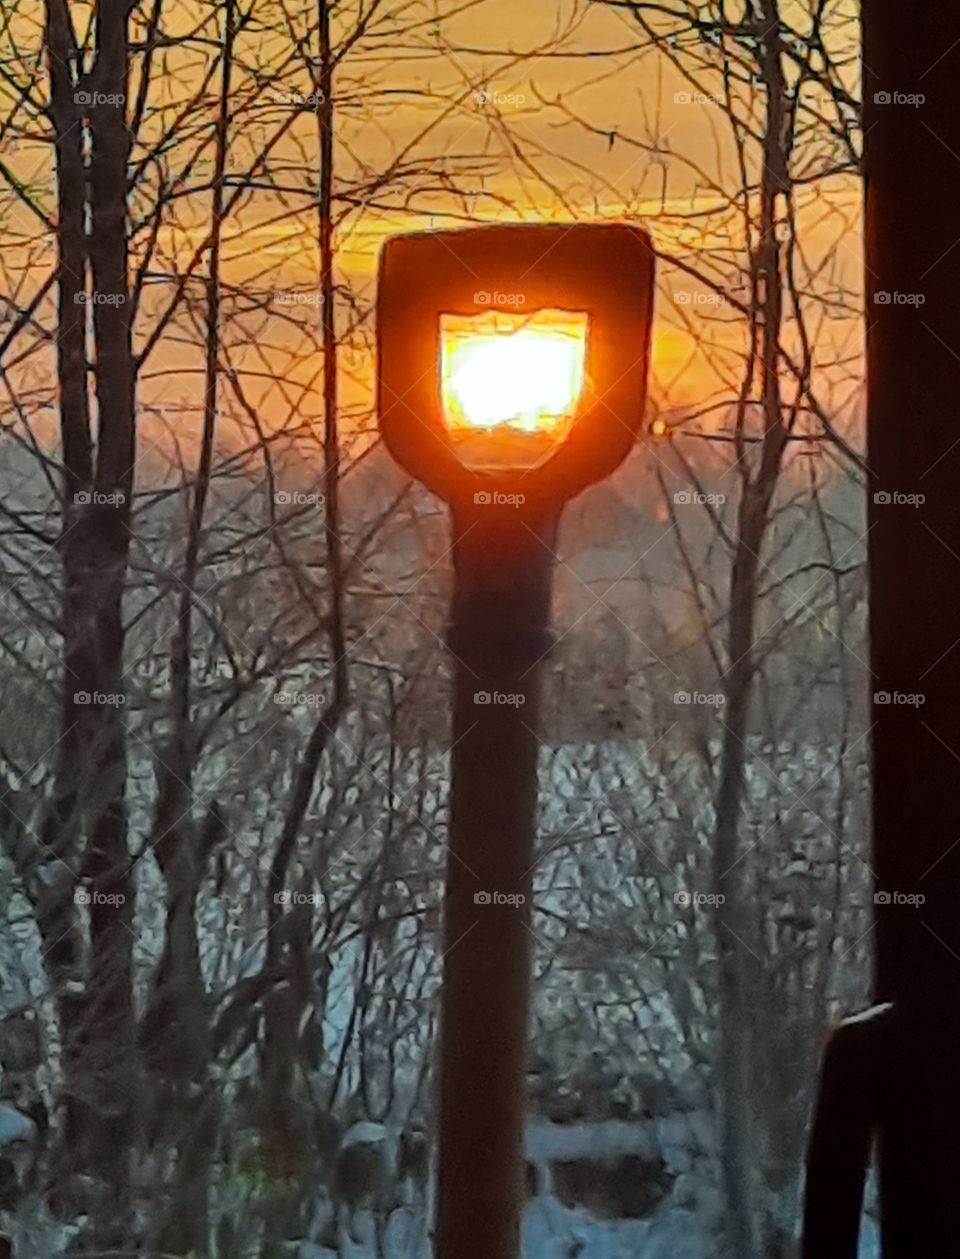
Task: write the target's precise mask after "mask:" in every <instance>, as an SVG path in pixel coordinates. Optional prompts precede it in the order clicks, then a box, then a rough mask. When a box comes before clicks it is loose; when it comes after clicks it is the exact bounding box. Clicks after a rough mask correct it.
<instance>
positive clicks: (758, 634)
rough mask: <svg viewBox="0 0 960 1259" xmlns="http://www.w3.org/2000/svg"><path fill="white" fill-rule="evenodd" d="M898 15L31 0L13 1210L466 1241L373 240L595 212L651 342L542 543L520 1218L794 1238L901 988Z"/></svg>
mask: <svg viewBox="0 0 960 1259" xmlns="http://www.w3.org/2000/svg"><path fill="white" fill-rule="evenodd" d="M858 18H859V14H858V5H857V3H856V0H657V2H652V0H651V2H650V3H639V2H637V0H310V2H309V3H305V4H299V3H294V0H113V2H110V3H104V2H103V0H101V3H99V5H98V4H95V3H93V0H42V3H41V2H39V0H5V3H4V5H3V9H2V13H0V423H2V428H0V484H2V495H0V913H2V916H3V926H2V932H0V1256H6V1257H7V1259H61V1256H67V1255H81V1254H85V1255H99V1256H112V1257H114V1259H119V1256H128V1255H134V1254H136V1255H142V1256H145V1257H149V1259H174V1257H176V1259H281V1257H285V1256H289V1257H291V1259H427V1257H428V1255H429V1254H430V1253H431V1251H430V1245H431V1243H430V1218H431V1209H432V1201H431V1199H432V1191H431V1184H432V1178H431V1169H432V1163H433V1154H432V1139H431V1133H432V1131H433V1124H434V1118H435V1116H434V1107H433V1096H434V1093H433V1089H434V1083H435V1075H436V1070H435V1068H436V1056H435V1046H436V1028H437V1009H438V1004H437V1003H438V996H439V986H440V963H441V949H440V938H439V929H440V919H441V910H442V892H443V874H444V860H445V851H444V850H445V838H446V833H447V826H448V820H449V811H448V793H449V785H450V779H449V753H450V745H451V738H450V724H449V707H450V658H449V654H448V652H447V650H446V648H445V645H444V637H445V630H446V625H447V619H448V600H449V592H450V583H451V562H450V522H449V516H448V512H447V509H446V507H445V505H444V504H443V503H442V502H440V501H439V500H438V499H436V498H434V497H433V496H432V495H431V494H430V493H429V492H428V491H427V490H425V489H424V488H423V487H422V486H421V485H419V484H418V483H417V482H416V481H414V480H412V479H411V478H409V477H408V476H407V475H406V473H405V472H404V471H403V470H402V469H400V468H399V467H398V466H397V464H396V463H395V462H394V461H393V460H392V459H391V458H390V456H389V454H388V453H387V451H386V450H385V449H384V447H383V444H382V442H381V441H380V439H379V437H378V432H377V417H376V408H375V394H374V379H375V362H374V358H375V327H374V318H373V316H374V311H375V303H376V279H377V258H378V255H379V251H380V249H381V246H382V244H383V242H384V240H385V239H386V238H387V237H389V236H391V235H392V234H395V233H401V232H409V231H418V230H424V229H430V228H445V229H448V228H455V227H465V226H468V225H471V224H479V223H497V222H534V221H536V222H553V223H574V222H580V221H589V222H595V221H608V220H609V221H625V222H634V221H635V222H638V223H642V224H643V225H644V226H645V227H646V229H647V231H648V232H649V233H650V235H651V238H652V240H653V244H654V247H655V251H656V257H657V276H656V309H655V323H654V328H653V349H652V358H651V363H650V383H649V396H648V399H647V413H646V415H645V418H644V432H643V437H642V440H641V441H640V442H638V444H637V445H636V448H635V449H634V451H633V453H632V454H631V455H630V457H629V458H628V459H627V461H626V462H625V463H624V464H623V465H622V466H621V467H620V469H619V470H618V471H617V472H616V473H615V474H614V476H613V477H611V478H610V479H609V480H607V481H605V482H603V483H601V484H598V485H596V486H594V487H593V488H591V489H589V490H588V491H586V492H585V493H583V494H582V495H580V496H579V497H577V498H576V499H574V500H573V501H572V502H571V503H570V504H569V505H568V507H567V508H566V510H565V513H564V515H563V521H562V528H561V533H560V539H559V543H558V547H557V562H556V571H555V578H554V581H555V596H554V601H553V616H552V631H553V635H554V646H553V648H552V650H551V652H550V654H549V657H548V659H547V660H546V661H545V663H544V670H545V701H544V713H543V716H542V722H541V729H540V731H539V736H540V751H539V781H540V822H539V831H538V835H537V841H536V842H537V862H536V866H535V869H534V874H533V879H534V882H533V903H532V914H533V917H532V926H531V930H532V932H533V934H534V937H535V939H534V953H535V955H534V980H533V1018H532V1026H531V1038H530V1046H529V1063H528V1075H527V1085H528V1094H529V1105H528V1116H527V1136H526V1160H527V1204H526V1211H525V1216H524V1225H523V1245H524V1254H525V1256H526V1257H527V1259H667V1257H668V1256H669V1259H797V1256H798V1254H799V1251H798V1236H799V1212H800V1206H799V1203H800V1194H801V1190H802V1184H801V1175H802V1165H803V1150H804V1145H805V1141H806V1136H807V1131H808V1124H809V1118H810V1108H811V1104H812V1098H813V1093H814V1085H815V1080H816V1073H817V1068H818V1061H819V1056H820V1053H821V1049H822V1046H823V1043H824V1039H825V1036H826V1033H827V1030H828V1029H829V1028H830V1027H831V1026H832V1025H834V1024H835V1023H836V1021H837V1020H838V1018H840V1017H842V1016H844V1015H846V1014H850V1013H853V1012H856V1011H858V1010H860V1009H863V1008H864V1006H865V1005H867V1004H868V1003H869V984H870V959H871V918H870V911H871V908H872V896H873V894H872V886H871V872H870V869H869V864H868V860H869V858H868V848H867V844H868V821H869V794H868V792H869V775H868V759H867V758H868V747H867V736H868V730H869V710H868V704H869V695H868V693H867V689H868V688H867V682H866V674H867V669H866V665H865V656H866V602H865V601H866V581H865V575H864V560H865V535H866V523H865V514H864V513H865V506H864V502H865V498H864V469H863V460H862V448H863V422H862V420H863V325H862V319H861V315H862V301H863V299H862V282H861V271H862V246H861V240H860V228H861V198H862V189H861V185H860V176H859V145H860V131H859V99H858V93H859V78H860V74H859V64H858V57H859V38H860V32H859V20H858ZM494 300H495V299H494ZM867 1233H868V1236H867V1239H866V1243H865V1245H866V1246H867V1248H868V1249H865V1250H864V1251H863V1253H864V1255H866V1254H868V1253H869V1254H870V1255H871V1256H872V1255H873V1254H875V1253H876V1252H875V1250H874V1249H873V1246H874V1244H875V1243H874V1237H873V1232H872V1224H870V1223H869V1221H868V1226H867Z"/></svg>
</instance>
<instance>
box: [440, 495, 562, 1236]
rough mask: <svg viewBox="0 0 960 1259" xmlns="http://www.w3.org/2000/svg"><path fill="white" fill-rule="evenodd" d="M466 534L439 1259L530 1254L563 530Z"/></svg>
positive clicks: (461, 536) (489, 520)
mask: <svg viewBox="0 0 960 1259" xmlns="http://www.w3.org/2000/svg"><path fill="white" fill-rule="evenodd" d="M479 497H481V498H485V497H486V496H485V495H481V496H479ZM453 525H454V537H455V543H454V570H455V589H454V594H453V615H452V619H451V627H450V635H449V646H450V651H451V653H452V655H453V658H454V672H455V694H454V716H453V752H452V758H451V759H452V783H451V815H450V844H449V857H448V863H447V887H446V900H445V905H444V932H443V949H444V959H443V996H442V1018H441V1028H440V1079H439V1086H440V1087H439V1095H440V1122H439V1165H438V1178H437V1249H436V1254H437V1259H518V1256H519V1254H520V1226H521V1221H522V1214H523V1204H524V1196H523V1166H524V1162H523V1131H524V1122H525V1118H526V1088H525V1085H526V1078H525V1077H526V1060H527V1038H528V1035H529V1011H530V970H531V952H532V944H533V935H532V933H531V931H530V925H529V924H530V908H531V906H530V894H531V886H532V870H533V864H534V853H535V842H534V841H535V837H536V829H537V751H538V745H539V740H538V738H537V726H538V711H539V694H540V682H539V674H540V665H541V662H542V660H543V659H544V657H545V656H546V654H547V652H548V649H549V637H548V629H547V627H548V623H549V615H550V585H551V574H552V569H553V558H554V556H553V550H554V537H555V532H556V519H555V518H553V517H550V518H547V519H544V518H540V519H529V518H526V516H525V513H523V512H522V510H521V509H518V508H515V507H510V506H497V505H495V504H492V503H484V502H481V503H479V504H473V503H470V504H469V505H458V506H457V507H455V509H454V514H453Z"/></svg>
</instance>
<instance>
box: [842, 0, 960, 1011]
mask: <svg viewBox="0 0 960 1259" xmlns="http://www.w3.org/2000/svg"><path fill="white" fill-rule="evenodd" d="M863 91H864V101H865V104H864V132H865V141H864V148H865V175H866V282H867V292H866V300H867V327H868V333H867V461H868V464H869V468H870V482H869V490H870V493H869V500H870V501H869V509H868V511H869V516H868V519H869V525H870V535H869V543H868V545H869V566H870V600H871V607H870V635H871V666H872V670H873V677H872V680H871V687H872V690H873V692H874V704H873V720H874V723H875V726H874V731H873V828H874V862H875V870H876V873H877V876H878V884H879V888H878V890H879V891H880V892H882V893H886V894H888V895H889V896H890V898H891V903H890V904H888V905H883V904H881V905H880V906H879V908H878V941H877V944H878V953H877V968H878V969H877V989H878V995H879V996H880V997H881V998H883V999H889V998H896V997H901V996H907V997H911V996H912V995H915V994H917V992H918V991H919V990H920V989H921V988H922V989H923V990H924V991H926V992H928V993H929V994H930V996H931V997H932V998H934V999H937V998H939V997H940V996H942V995H945V994H949V995H950V996H951V997H956V996H957V995H958V994H960V6H958V5H956V4H944V3H940V2H939V0H921V2H919V3H917V4H913V5H909V6H905V5H904V4H903V3H902V0H866V3H865V4H864V76H863ZM910 98H913V99H910ZM898 495H899V496H922V498H918V500H917V501H918V504H919V505H912V504H911V503H910V502H909V501H901V502H897V501H896V498H897V496H898ZM883 496H889V498H890V500H891V501H884V497H883ZM878 695H883V696H891V697H893V699H894V701H896V700H897V699H899V700H900V701H901V702H878V700H877V698H876V697H877V696H878ZM906 696H922V697H923V700H922V702H920V703H917V704H911V703H908V702H903V699H904V697H906ZM898 896H901V897H902V896H923V897H925V898H926V899H925V901H924V903H923V904H922V906H921V907H920V908H912V907H910V906H909V905H905V904H897V903H894V902H895V901H896V898H897V897H898Z"/></svg>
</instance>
